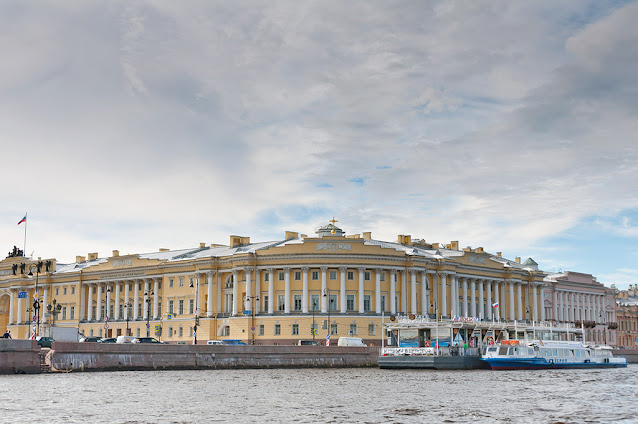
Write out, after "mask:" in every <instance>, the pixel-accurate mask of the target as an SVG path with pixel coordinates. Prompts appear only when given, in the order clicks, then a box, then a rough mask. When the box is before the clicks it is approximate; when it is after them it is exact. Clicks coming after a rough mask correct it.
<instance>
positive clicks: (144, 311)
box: [142, 279, 151, 320]
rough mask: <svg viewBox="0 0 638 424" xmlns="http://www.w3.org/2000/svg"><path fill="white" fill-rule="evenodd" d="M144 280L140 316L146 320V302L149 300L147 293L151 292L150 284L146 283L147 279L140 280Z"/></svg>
mask: <svg viewBox="0 0 638 424" xmlns="http://www.w3.org/2000/svg"><path fill="white" fill-rule="evenodd" d="M142 281H143V282H144V301H143V302H142V309H143V312H142V318H144V320H146V319H147V318H148V302H149V295H150V294H151V287H150V284H149V283H148V279H143V280H142Z"/></svg>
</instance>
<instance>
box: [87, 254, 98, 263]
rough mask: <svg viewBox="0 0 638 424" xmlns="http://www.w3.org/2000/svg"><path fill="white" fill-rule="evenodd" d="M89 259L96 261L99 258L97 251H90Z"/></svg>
mask: <svg viewBox="0 0 638 424" xmlns="http://www.w3.org/2000/svg"><path fill="white" fill-rule="evenodd" d="M88 256H89V261H94V260H96V259H97V252H95V253H89V255H88Z"/></svg>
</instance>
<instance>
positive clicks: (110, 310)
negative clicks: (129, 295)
mask: <svg viewBox="0 0 638 424" xmlns="http://www.w3.org/2000/svg"><path fill="white" fill-rule="evenodd" d="M113 309H115V305H110V306H109V318H110V319H113V318H114V317H115V314H114V313H113Z"/></svg>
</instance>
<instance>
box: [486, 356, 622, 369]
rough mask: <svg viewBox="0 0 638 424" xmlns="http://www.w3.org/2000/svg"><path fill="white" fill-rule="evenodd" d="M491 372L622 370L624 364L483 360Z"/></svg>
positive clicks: (538, 360)
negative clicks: (572, 369)
mask: <svg viewBox="0 0 638 424" xmlns="http://www.w3.org/2000/svg"><path fill="white" fill-rule="evenodd" d="M482 361H484V362H487V363H488V364H489V365H490V367H491V368H492V369H493V370H543V369H571V368H575V369H589V368H623V367H626V366H627V364H626V363H615V362H549V361H546V360H545V359H543V358H516V359H507V358H484V359H482Z"/></svg>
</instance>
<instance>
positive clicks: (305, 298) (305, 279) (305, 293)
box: [301, 266, 308, 314]
mask: <svg viewBox="0 0 638 424" xmlns="http://www.w3.org/2000/svg"><path fill="white" fill-rule="evenodd" d="M301 272H302V274H303V275H302V278H303V287H302V292H301V313H303V314H307V313H308V267H307V266H304V267H302V268H301Z"/></svg>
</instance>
